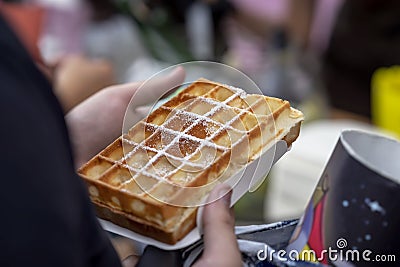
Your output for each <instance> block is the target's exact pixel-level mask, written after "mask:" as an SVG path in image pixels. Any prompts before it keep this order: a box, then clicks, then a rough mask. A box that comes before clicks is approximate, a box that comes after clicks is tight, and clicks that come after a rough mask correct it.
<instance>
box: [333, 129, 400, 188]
mask: <svg viewBox="0 0 400 267" xmlns="http://www.w3.org/2000/svg"><path fill="white" fill-rule="evenodd" d="M349 134H361V135H364V136H366V135H367V136H368V137H373V138H377V139H381V140H384V142H390V143H392V145H393V146H399V151H400V142H399V141H398V140H396V139H394V138H392V137H390V136H386V135H382V134H379V133H375V132H369V131H365V130H358V129H347V130H343V131H342V132H341V133H340V137H339V138H340V140H341V143H342V144H343V146H344V148H345V149H346V151H347V152H348V153H349V155H350V156H351V157H353V158H354V159H356V160H357V161H359V162H360V163H361V164H363V165H364V166H365V167H366V168H368V169H370V170H372V171H374V172H375V173H377V174H378V175H380V176H382V177H384V178H386V179H388V180H390V181H392V182H393V183H395V184H397V185H398V186H400V173H399V174H397V175H396V174H393V173H392V172H391V171H387V170H385V169H383V168H380V167H379V166H377V165H378V164H377V163H376V162H373V161H371V160H369V159H366V158H365V156H363V155H361V154H360V153H358V152H357V151H356V149H355V148H354V145H352V144H350V143H349V142H348V140H346V136H348V135H349Z"/></svg>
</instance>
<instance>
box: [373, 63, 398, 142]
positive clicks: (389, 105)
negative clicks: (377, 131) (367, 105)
mask: <svg viewBox="0 0 400 267" xmlns="http://www.w3.org/2000/svg"><path fill="white" fill-rule="evenodd" d="M371 87H372V88H371V89H372V90H371V109H372V121H373V123H374V124H375V125H377V126H379V127H382V128H384V129H386V130H388V131H391V132H393V133H395V134H396V135H397V137H399V138H400V66H392V67H389V68H380V69H378V70H376V71H375V73H374V74H373V76H372V81H371Z"/></svg>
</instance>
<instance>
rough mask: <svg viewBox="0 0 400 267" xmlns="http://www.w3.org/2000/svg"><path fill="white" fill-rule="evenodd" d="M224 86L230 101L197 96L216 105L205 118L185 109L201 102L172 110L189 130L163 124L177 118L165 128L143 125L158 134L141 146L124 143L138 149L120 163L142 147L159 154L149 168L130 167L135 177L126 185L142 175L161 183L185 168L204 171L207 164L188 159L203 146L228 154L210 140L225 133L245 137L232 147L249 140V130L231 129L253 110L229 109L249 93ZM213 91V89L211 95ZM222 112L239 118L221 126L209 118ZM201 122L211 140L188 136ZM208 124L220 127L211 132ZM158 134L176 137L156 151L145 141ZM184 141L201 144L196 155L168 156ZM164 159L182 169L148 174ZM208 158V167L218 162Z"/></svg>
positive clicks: (201, 100) (148, 164)
mask: <svg viewBox="0 0 400 267" xmlns="http://www.w3.org/2000/svg"><path fill="white" fill-rule="evenodd" d="M219 87H220V86H218V85H216V87H214V88H213V89H212V90H216V89H218V88H219ZM223 87H225V88H229V89H230V90H231V92H232V93H233V94H232V95H231V96H229V97H228V98H226V99H225V100H224V101H222V102H219V101H217V100H214V99H212V98H208V97H204V96H198V97H197V100H199V101H200V102H204V103H208V104H210V105H211V106H213V107H212V108H211V110H209V111H208V112H206V113H205V114H203V115H199V114H196V113H193V112H189V111H186V110H184V109H188V108H190V107H191V106H193V105H195V104H198V102H196V103H194V102H192V103H190V104H189V105H188V106H186V107H185V108H184V109H183V110H182V109H177V108H175V109H173V111H172V112H174V114H179V115H182V116H183V117H184V120H187V121H188V122H190V125H189V126H188V127H187V128H186V129H184V130H183V131H176V130H173V129H170V128H167V127H165V126H164V125H167V124H168V123H170V122H171V121H172V119H174V118H176V116H171V117H170V118H168V119H167V120H166V121H164V123H163V125H156V124H152V123H148V122H144V123H145V124H146V126H150V127H152V128H154V129H155V131H154V132H153V133H152V134H151V136H150V137H148V138H147V139H144V140H143V141H142V142H141V143H139V144H137V143H135V142H132V141H130V140H126V139H124V141H126V142H128V143H129V144H132V145H134V146H135V148H134V149H133V150H132V151H130V152H129V153H128V154H126V155H125V157H124V158H123V159H122V160H121V162H120V163H122V162H123V160H124V159H128V158H129V157H130V156H131V155H132V154H133V153H135V152H136V151H137V150H138V149H139V148H142V149H145V150H148V151H152V152H154V153H156V154H155V155H154V156H153V157H152V158H150V160H149V161H148V162H147V163H146V165H145V166H143V167H142V168H141V169H136V168H133V167H132V166H127V167H128V169H130V170H133V171H134V172H135V173H136V174H135V175H134V176H133V177H132V178H131V179H128V180H127V181H125V182H124V183H123V184H127V183H129V182H130V181H131V180H133V179H136V178H137V177H138V176H139V175H141V174H144V175H147V176H150V177H152V178H155V179H158V180H167V179H166V178H167V177H171V176H172V175H173V174H175V173H176V172H178V171H179V170H180V169H182V168H184V166H185V165H186V166H190V167H193V168H202V169H204V168H205V167H206V166H204V164H197V163H195V162H192V161H190V160H189V159H190V157H191V156H192V155H194V154H196V153H197V152H199V151H200V150H201V149H203V148H204V147H209V148H211V149H214V150H219V151H226V150H227V149H228V148H226V147H224V146H220V145H217V144H215V143H213V142H212V141H211V140H212V139H213V138H214V137H216V136H217V135H218V134H220V133H221V132H222V131H225V130H234V131H236V132H238V133H240V134H241V135H242V137H241V138H239V139H238V140H236V142H235V143H233V144H232V145H231V147H233V146H234V145H235V144H237V143H239V142H241V141H243V139H244V138H247V135H246V133H247V131H243V130H239V129H236V128H234V127H232V124H233V122H235V121H236V120H238V119H240V117H241V116H242V115H243V114H245V113H247V112H249V109H250V107H247V108H246V109H240V108H237V107H233V106H230V105H229V104H228V103H230V102H231V101H233V100H234V99H235V98H237V97H239V98H241V99H244V98H245V97H246V96H247V94H246V92H245V91H244V90H242V89H239V88H236V87H233V86H228V85H225V86H223ZM212 90H210V92H211V91H212ZM259 101H261V98H260V99H259V100H257V101H256V102H255V103H253V105H255V104H256V103H258V102H259ZM223 109H225V110H233V111H234V112H235V114H236V115H235V116H234V117H233V118H231V119H230V120H229V121H227V122H226V123H225V124H223V123H220V122H218V121H215V120H213V119H211V118H210V117H211V116H214V115H215V114H216V113H217V112H218V111H220V110H223ZM181 118H182V117H181ZM184 123H185V122H184ZM199 123H201V124H203V126H205V129H206V131H208V134H207V135H208V137H206V138H205V139H201V138H198V137H195V136H192V135H190V134H188V132H189V131H190V130H192V129H193V128H194V127H195V126H196V125H198V124H199ZM207 123H211V124H213V125H217V126H218V127H219V128H218V129H215V128H217V127H215V128H214V129H208V128H207V126H208V124H207ZM156 133H169V134H171V135H174V136H175V137H174V138H173V140H172V141H170V142H169V143H168V144H167V145H166V146H163V147H162V149H160V150H157V149H154V148H151V147H148V146H146V144H145V143H146V140H148V139H149V138H151V137H152V136H153V135H155V134H156ZM181 139H183V140H187V144H190V143H193V142H196V143H199V144H200V145H199V146H197V148H195V150H194V152H193V153H190V154H189V155H187V156H185V157H176V156H174V155H171V154H170V153H168V152H167V150H168V149H170V148H171V147H172V146H173V145H178V144H179V141H180V140H181ZM161 156H166V157H167V158H170V159H173V160H176V161H178V162H180V163H181V164H180V166H178V167H177V168H175V169H174V170H173V171H168V170H166V171H165V172H161V171H160V173H159V174H160V175H158V176H157V175H154V174H152V173H149V172H148V171H146V170H147V169H148V168H149V167H150V166H152V165H153V164H154V163H155V162H156V161H157V160H158V159H159V158H160V157H161ZM206 156H207V158H206V160H205V162H206V163H207V164H210V163H211V162H212V161H213V160H214V159H215V157H214V155H211V154H210V155H208V154H207V155H206ZM210 157H212V158H211V159H210ZM124 165H125V164H124Z"/></svg>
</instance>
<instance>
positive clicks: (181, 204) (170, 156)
mask: <svg viewBox="0 0 400 267" xmlns="http://www.w3.org/2000/svg"><path fill="white" fill-rule="evenodd" d="M145 86H146V85H145ZM173 87H174V86H170V88H173ZM150 88H151V87H150ZM147 92H151V90H149V87H147V88H145V87H142V88H141V90H140V91H139V92H138V94H139V93H142V94H140V95H139V97H137V96H138V94H136V95H135V97H134V98H136V99H135V103H136V105H135V106H137V105H138V104H137V103H138V102H137V101H139V103H140V104H141V103H142V102H141V101H142V99H141V97H143V98H144V97H145V96H146V94H147ZM143 93H144V94H143ZM138 99H139V100H138ZM302 120H303V115H302V113H301V112H300V111H298V110H296V109H293V108H291V107H290V104H289V102H287V101H284V100H281V99H277V98H273V97H267V96H263V95H259V94H247V93H246V92H245V91H244V90H242V89H239V88H235V87H233V86H229V85H224V84H219V83H216V82H212V81H208V80H205V79H199V80H197V81H195V82H193V83H191V84H190V85H189V86H187V87H186V88H184V89H183V90H181V91H180V92H179V94H178V95H176V96H175V97H173V98H171V99H170V100H169V101H168V102H166V103H164V104H162V105H161V106H159V107H157V108H155V109H154V110H153V111H152V112H151V113H150V114H149V115H148V116H147V117H146V118H145V119H143V120H141V121H139V122H137V121H134V122H132V120H131V122H132V124H131V123H128V127H129V128H128V129H127V132H125V131H124V134H123V135H122V136H120V137H119V138H118V139H116V140H115V141H114V142H112V143H111V144H110V145H109V146H107V147H106V148H105V149H103V150H102V151H101V152H100V153H99V154H97V155H96V156H95V157H93V158H92V159H91V160H90V161H88V162H87V163H86V164H84V165H83V166H82V167H81V168H80V169H79V170H78V173H79V174H80V175H81V176H82V178H83V179H84V180H85V182H86V183H87V186H88V189H89V194H90V197H91V200H92V202H93V203H94V204H95V207H96V212H97V215H98V216H99V217H100V218H102V219H105V220H107V221H111V222H113V223H115V224H116V225H119V226H121V227H123V228H126V229H130V230H131V231H134V232H136V233H138V234H141V235H142V236H143V235H144V236H147V237H150V238H153V239H155V240H158V241H160V242H162V243H166V244H171V245H173V244H176V243H177V242H178V241H179V240H181V239H182V238H184V237H185V236H186V235H187V234H189V232H191V230H193V229H194V228H195V226H196V214H197V213H196V212H197V207H199V206H201V205H203V204H204V202H202V199H203V198H204V197H205V196H207V194H208V193H209V192H210V191H211V190H212V189H213V188H214V187H215V186H216V185H217V184H219V183H222V182H228V183H229V184H231V183H232V182H233V183H232V186H234V184H235V181H237V179H240V175H239V176H236V174H240V171H241V170H243V169H244V168H245V167H246V166H248V165H249V164H250V163H252V162H255V159H257V158H259V157H260V155H261V154H263V153H264V152H267V151H270V150H271V149H272V148H273V147H274V145H275V144H276V143H277V142H278V141H280V140H282V142H283V141H284V142H285V143H286V145H287V146H290V145H291V144H292V142H294V141H295V140H296V139H297V137H298V134H299V130H300V124H301V121H302ZM125 121H126V118H125ZM124 126H125V125H124ZM266 154H267V155H268V153H266ZM231 178H233V180H232V179H231ZM249 178H250V179H251V177H247V180H248V179H249ZM137 238H140V239H142V237H137ZM142 240H144V239H142ZM143 242H146V243H147V242H151V241H150V240H149V241H143Z"/></svg>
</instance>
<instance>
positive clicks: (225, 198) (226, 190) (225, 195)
mask: <svg viewBox="0 0 400 267" xmlns="http://www.w3.org/2000/svg"><path fill="white" fill-rule="evenodd" d="M231 196H232V189H231V188H230V187H229V186H227V185H224V186H223V187H222V188H220V189H219V190H218V197H220V198H221V201H222V202H223V203H224V205H225V206H226V207H228V208H230V206H231Z"/></svg>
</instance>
